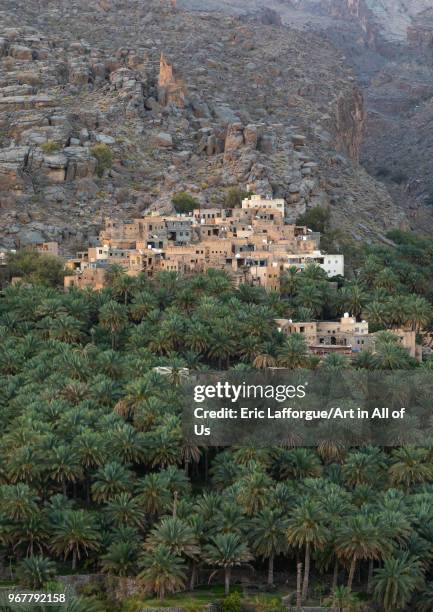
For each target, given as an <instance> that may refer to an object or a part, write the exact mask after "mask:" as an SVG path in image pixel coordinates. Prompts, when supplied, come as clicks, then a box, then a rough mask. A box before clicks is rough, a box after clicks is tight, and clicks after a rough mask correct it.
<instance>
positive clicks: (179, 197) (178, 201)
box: [171, 191, 200, 213]
mask: <svg viewBox="0 0 433 612" xmlns="http://www.w3.org/2000/svg"><path fill="white" fill-rule="evenodd" d="M171 201H172V202H173V206H174V207H175V209H176V212H178V213H189V212H192V211H193V210H194V209H195V208H200V203H199V201H198V200H196V199H195V198H193V196H191V195H189V193H186V192H185V191H182V192H180V193H177V194H176V195H174V196H173V198H172V200H171Z"/></svg>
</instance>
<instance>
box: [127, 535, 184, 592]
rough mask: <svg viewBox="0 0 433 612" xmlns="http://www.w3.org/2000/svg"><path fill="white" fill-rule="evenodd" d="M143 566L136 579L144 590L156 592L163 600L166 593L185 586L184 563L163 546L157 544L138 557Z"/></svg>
mask: <svg viewBox="0 0 433 612" xmlns="http://www.w3.org/2000/svg"><path fill="white" fill-rule="evenodd" d="M140 566H141V567H142V568H143V569H142V571H141V572H140V573H139V574H138V579H139V581H140V582H141V584H142V585H143V587H144V589H145V591H148V592H151V593H156V595H157V597H158V599H160V600H163V599H164V597H165V596H166V595H167V594H168V593H173V592H175V591H179V590H181V589H182V588H183V587H184V586H185V582H186V574H185V564H184V562H183V561H182V559H181V558H180V557H178V556H176V555H174V554H173V553H172V552H171V551H170V550H169V549H168V548H166V547H165V546H158V547H157V548H156V549H154V550H152V552H151V553H145V554H144V555H143V556H142V557H141V559H140Z"/></svg>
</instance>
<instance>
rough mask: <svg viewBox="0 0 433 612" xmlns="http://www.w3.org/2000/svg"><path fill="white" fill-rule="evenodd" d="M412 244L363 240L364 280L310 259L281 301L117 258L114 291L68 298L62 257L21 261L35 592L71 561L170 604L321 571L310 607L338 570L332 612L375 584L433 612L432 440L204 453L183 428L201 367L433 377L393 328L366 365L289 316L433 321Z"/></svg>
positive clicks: (7, 416) (13, 481) (16, 520)
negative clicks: (313, 344)
mask: <svg viewBox="0 0 433 612" xmlns="http://www.w3.org/2000/svg"><path fill="white" fill-rule="evenodd" d="M392 238H393V240H394V241H395V246H394V247H386V248H382V247H368V248H367V247H365V248H364V249H363V250H362V251H359V252H358V255H357V257H358V267H357V268H356V269H355V270H354V271H353V274H352V275H351V276H352V278H351V279H350V280H347V281H345V280H344V279H341V278H338V279H333V282H330V281H329V280H328V279H327V278H326V276H325V275H324V274H323V272H322V271H321V270H320V269H318V268H315V267H310V268H308V269H307V270H306V271H305V272H303V273H302V274H299V273H296V272H295V270H290V271H289V272H288V273H287V275H286V276H285V278H284V279H283V283H282V289H281V293H280V294H273V293H266V292H265V291H263V290H261V289H260V288H257V287H250V286H246V285H244V286H241V287H240V288H239V289H234V288H233V287H232V285H231V283H230V280H229V279H228V278H227V277H226V276H225V275H224V274H223V273H221V272H217V271H212V270H211V271H209V272H208V273H206V274H202V275H197V276H195V277H193V278H188V279H185V278H176V276H175V275H173V274H171V273H163V274H160V275H159V276H158V277H157V278H156V279H155V280H153V281H149V280H147V279H145V278H144V277H137V278H131V277H128V276H126V275H124V274H123V273H122V272H121V271H120V270H119V269H117V268H115V267H113V268H112V269H111V270H110V272H109V287H108V288H107V289H105V290H103V291H99V292H92V291H78V290H72V291H70V292H68V293H64V292H63V291H61V290H59V288H58V287H56V283H57V282H59V281H60V280H61V267H60V266H59V264H58V263H57V262H54V261H53V260H52V259H50V258H47V257H45V256H39V257H37V256H36V255H34V254H33V255H32V257H29V256H28V254H25V253H24V254H18V255H17V256H15V257H12V259H11V261H10V264H9V265H10V269H11V272H12V273H13V274H16V273H17V271H18V272H21V274H22V275H23V277H24V278H23V280H24V281H25V282H23V283H20V284H17V285H9V286H7V287H6V288H5V289H4V290H3V292H2V294H1V300H0V334H1V346H2V349H1V352H0V373H1V396H0V401H1V419H2V431H3V432H4V433H3V435H2V438H1V443H0V482H1V485H0V526H1V528H0V542H1V549H2V553H3V555H4V558H5V559H9V560H12V561H13V564H14V567H15V565H16V568H15V569H16V575H17V576H18V577H19V580H21V582H22V584H25V585H28V586H31V587H34V588H38V587H41V586H42V585H43V584H44V583H45V582H46V581H48V580H50V579H51V577H52V576H53V575H54V574H55V573H58V572H59V571H60V569H61V568H63V569H64V567H65V564H69V567H70V568H71V569H72V570H73V571H77V572H80V573H83V572H87V573H88V572H101V571H102V572H106V573H107V574H110V575H114V576H118V577H119V579H120V580H122V579H125V578H127V577H129V576H134V577H138V580H139V583H140V585H141V587H142V589H143V591H145V592H146V593H148V594H149V595H151V594H154V595H156V596H158V597H160V598H164V597H165V596H167V595H168V594H169V593H171V592H174V591H179V590H183V589H194V588H195V586H196V585H197V584H198V583H199V582H200V580H202V578H201V577H202V576H203V575H205V576H206V580H207V578H208V577H209V575H210V574H211V573H212V572H215V574H214V578H213V579H214V580H217V581H218V580H220V581H221V582H223V583H224V585H225V591H226V593H228V592H229V590H230V586H231V584H232V583H233V576H234V575H235V572H236V571H239V568H242V567H243V566H247V565H248V566H249V567H250V569H249V570H248V571H252V570H251V566H253V567H254V568H255V570H256V571H258V572H261V573H264V574H266V577H265V580H266V581H267V583H268V584H269V585H270V586H271V585H273V584H274V582H275V581H276V580H278V577H279V576H280V575H283V574H284V573H285V574H289V575H292V576H295V575H296V568H297V566H298V567H300V565H299V564H300V563H302V568H301V571H302V574H301V578H302V584H301V589H300V592H299V593H298V596H299V597H300V598H301V599H302V601H303V602H305V601H307V600H308V598H309V596H311V594H312V592H314V590H315V583H319V582H322V583H325V585H326V589H325V591H327V592H326V593H325V595H326V596H327V597H328V600H327V601H328V602H329V603H330V604H332V605H336V606H339V605H340V606H341V605H342V603H341V602H346V603H345V604H344V605H346V606H348V605H349V603H347V602H351V603H350V605H353V606H356V597H357V595H356V594H361V597H364V599H365V598H367V599H372V600H374V601H376V602H378V603H379V604H380V605H381V606H382V607H383V609H384V610H386V611H389V612H390V611H392V610H398V609H402V608H404V607H405V606H408V605H409V606H411V607H410V609H416V610H419V611H420V612H423V611H428V610H431V609H432V608H433V582H432V557H433V552H432V551H433V484H432V481H433V462H432V451H431V449H430V448H421V447H404V448H395V449H388V450H383V449H379V448H372V447H368V448H344V447H341V446H339V447H336V446H335V445H333V444H332V442H331V441H330V442H329V443H328V444H327V443H324V444H322V445H321V446H320V447H319V448H318V449H317V450H312V449H304V448H273V449H254V448H232V449H229V450H221V451H220V452H216V451H212V452H204V451H202V450H201V449H199V448H196V447H194V446H190V445H187V444H186V443H185V442H184V441H183V440H182V435H181V422H180V416H179V411H180V405H181V400H182V384H181V383H182V380H181V376H180V372H181V368H183V367H188V368H190V369H197V370H207V369H209V370H210V369H214V370H215V369H221V368H235V369H237V370H251V369H261V368H267V367H269V366H273V365H279V366H284V367H287V368H297V367H307V368H318V367H319V368H334V369H339V368H341V369H344V368H349V367H350V368H371V369H388V370H389V369H391V370H393V369H394V370H400V369H412V368H417V367H418V368H425V369H427V370H428V369H431V367H432V363H431V362H429V361H427V362H424V363H423V364H422V365H419V364H417V363H416V362H415V361H414V360H412V359H411V358H410V357H409V355H408V353H407V352H406V351H405V350H404V349H403V348H402V347H401V346H400V345H399V344H398V343H396V341H395V338H394V336H392V334H390V333H387V332H386V331H384V332H383V333H382V334H381V335H380V338H379V341H378V343H377V348H376V352H375V353H374V354H370V353H361V354H360V355H359V357H358V358H357V359H356V360H354V361H353V362H351V363H349V362H348V361H346V359H345V358H344V357H342V356H335V355H330V356H328V357H326V358H325V359H323V360H322V361H319V360H318V358H316V357H312V356H310V355H309V354H308V351H307V347H306V345H305V343H304V340H303V338H302V337H301V336H298V335H296V334H293V335H291V336H289V337H288V338H287V337H284V336H283V335H282V334H281V333H279V332H278V330H277V328H276V326H275V324H274V319H275V318H276V317H291V318H293V319H294V320H301V321H305V320H310V319H320V318H330V317H335V316H337V315H339V314H340V313H341V312H342V311H343V310H347V311H350V312H352V313H353V314H354V315H355V316H358V317H360V316H363V317H365V318H367V319H368V320H369V322H370V324H371V325H372V327H373V329H377V330H380V329H383V330H386V328H390V327H393V326H408V327H410V328H412V329H414V330H416V331H419V330H421V329H425V328H429V326H430V324H431V319H432V307H431V304H432V301H433V284H432V281H431V279H432V278H433V275H432V272H433V243H432V242H431V241H427V240H423V239H420V238H418V237H415V236H413V235H409V234H403V233H401V232H395V233H394V234H393V236H392ZM56 266H58V268H56ZM156 366H170V370H169V372H170V373H169V375H168V376H161V375H160V374H157V373H156V372H155V370H154V368H155V367H156ZM14 571H15V570H14ZM354 593H355V594H354Z"/></svg>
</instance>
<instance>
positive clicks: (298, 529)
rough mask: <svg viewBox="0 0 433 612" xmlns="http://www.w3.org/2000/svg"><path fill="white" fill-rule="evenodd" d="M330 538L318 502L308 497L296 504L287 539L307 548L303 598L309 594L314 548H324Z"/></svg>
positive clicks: (289, 521)
mask: <svg viewBox="0 0 433 612" xmlns="http://www.w3.org/2000/svg"><path fill="white" fill-rule="evenodd" d="M328 538H329V532H328V529H327V527H326V522H325V516H324V514H323V512H322V511H321V510H320V507H319V505H318V504H317V503H315V502H313V501H311V500H309V499H306V500H303V501H302V502H301V503H300V504H299V505H297V506H295V508H294V509H293V510H292V513H291V516H290V517H289V519H288V527H287V540H288V543H289V544H290V545H291V546H295V547H297V548H304V550H305V561H304V580H303V585H302V599H303V600H306V599H307V596H308V582H309V578H310V562H311V553H312V550H314V549H316V548H317V549H321V548H323V547H324V546H325V544H326V541H327V539H328Z"/></svg>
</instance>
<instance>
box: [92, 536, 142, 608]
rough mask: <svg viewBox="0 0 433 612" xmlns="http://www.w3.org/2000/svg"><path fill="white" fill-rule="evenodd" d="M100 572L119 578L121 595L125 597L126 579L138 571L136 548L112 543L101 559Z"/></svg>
mask: <svg viewBox="0 0 433 612" xmlns="http://www.w3.org/2000/svg"><path fill="white" fill-rule="evenodd" d="M101 567H102V571H103V572H105V573H108V574H114V575H115V576H119V577H120V579H121V583H122V584H123V589H122V590H123V594H124V597H125V598H126V596H127V579H128V577H129V576H135V575H136V573H137V570H138V546H137V545H136V544H134V543H132V542H129V541H127V542H112V543H111V544H110V546H109V547H108V549H107V552H106V553H105V555H102V557H101Z"/></svg>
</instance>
